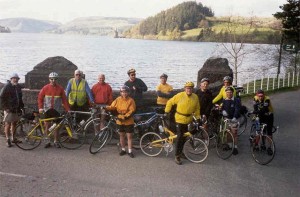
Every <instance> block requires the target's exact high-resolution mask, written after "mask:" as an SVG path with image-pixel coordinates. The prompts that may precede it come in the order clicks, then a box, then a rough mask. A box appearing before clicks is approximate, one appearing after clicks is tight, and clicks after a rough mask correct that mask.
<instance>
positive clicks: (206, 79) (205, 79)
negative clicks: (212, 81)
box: [200, 78, 209, 83]
mask: <svg viewBox="0 0 300 197" xmlns="http://www.w3.org/2000/svg"><path fill="white" fill-rule="evenodd" d="M204 81H207V82H208V83H209V79H208V78H203V79H201V81H200V83H203V82H204Z"/></svg>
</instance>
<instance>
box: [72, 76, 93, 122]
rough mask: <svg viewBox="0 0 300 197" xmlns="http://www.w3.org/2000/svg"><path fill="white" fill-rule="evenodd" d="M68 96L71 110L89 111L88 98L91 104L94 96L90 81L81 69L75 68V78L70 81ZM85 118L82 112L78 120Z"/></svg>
mask: <svg viewBox="0 0 300 197" xmlns="http://www.w3.org/2000/svg"><path fill="white" fill-rule="evenodd" d="M66 96H67V98H68V102H69V105H70V108H71V110H73V111H88V109H89V105H88V98H89V101H90V102H91V104H93V103H94V97H93V94H92V92H91V89H90V87H89V85H88V82H87V81H86V80H85V79H83V72H82V71H80V70H75V72H74V78H72V79H70V80H69V81H68V85H67V88H66ZM82 119H85V116H84V115H82V114H79V115H78V119H77V121H81V120H82Z"/></svg>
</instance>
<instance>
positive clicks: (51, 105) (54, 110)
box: [38, 72, 70, 148]
mask: <svg viewBox="0 0 300 197" xmlns="http://www.w3.org/2000/svg"><path fill="white" fill-rule="evenodd" d="M57 79H58V74H57V73H56V72H52V73H50V74H49V84H47V85H45V86H44V87H43V88H42V89H41V91H40V92H39V95H38V108H39V113H44V115H45V118H53V117H59V116H60V113H62V112H63V111H64V110H65V111H70V107H69V104H68V101H67V97H66V95H65V91H64V88H63V87H62V86H60V85H59V84H58V83H57ZM63 107H64V108H63ZM44 125H45V134H46V135H48V130H49V127H50V122H45V123H44ZM45 141H46V144H45V148H49V147H50V146H51V144H50V140H49V139H46V140H45ZM54 145H55V147H56V148H60V144H59V143H58V131H55V132H54Z"/></svg>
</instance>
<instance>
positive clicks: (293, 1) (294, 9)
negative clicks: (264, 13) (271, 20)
mask: <svg viewBox="0 0 300 197" xmlns="http://www.w3.org/2000/svg"><path fill="white" fill-rule="evenodd" d="M287 2H288V3H287V4H284V5H283V6H280V8H281V9H282V12H276V13H275V14H273V15H274V17H275V18H277V19H280V20H281V21H282V28H283V30H282V32H283V35H284V40H285V41H286V42H291V44H297V45H299V43H300V1H299V0H287Z"/></svg>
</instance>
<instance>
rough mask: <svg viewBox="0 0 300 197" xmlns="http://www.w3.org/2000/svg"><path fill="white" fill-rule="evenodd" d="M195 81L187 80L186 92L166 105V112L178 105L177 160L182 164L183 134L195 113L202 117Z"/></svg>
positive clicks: (176, 119) (176, 117)
mask: <svg viewBox="0 0 300 197" xmlns="http://www.w3.org/2000/svg"><path fill="white" fill-rule="evenodd" d="M193 88H194V83H193V82H186V83H185V85H184V92H180V93H178V94H176V95H175V96H173V97H172V98H171V99H170V100H169V101H168V102H167V105H166V108H165V113H170V111H171V108H172V106H174V105H176V106H177V107H176V113H175V122H176V132H177V144H176V152H175V162H176V163H177V164H178V165H181V164H182V162H181V159H180V157H184V155H183V153H182V150H183V145H184V140H185V139H184V137H183V134H184V133H185V132H187V131H188V124H189V123H191V122H192V121H193V115H195V116H196V118H197V119H198V120H199V119H200V104H199V99H198V96H197V95H196V94H194V93H193Z"/></svg>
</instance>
